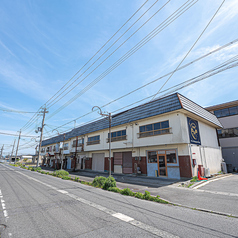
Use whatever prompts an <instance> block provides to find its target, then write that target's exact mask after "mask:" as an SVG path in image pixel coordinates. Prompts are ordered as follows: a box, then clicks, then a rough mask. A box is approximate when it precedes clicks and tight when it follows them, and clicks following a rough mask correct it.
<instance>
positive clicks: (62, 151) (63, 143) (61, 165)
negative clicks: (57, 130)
mask: <svg viewBox="0 0 238 238" xmlns="http://www.w3.org/2000/svg"><path fill="white" fill-rule="evenodd" d="M64 141H65V133H64V140H63V150H62V156H61V170H62V168H63V161H64V160H63V158H64Z"/></svg>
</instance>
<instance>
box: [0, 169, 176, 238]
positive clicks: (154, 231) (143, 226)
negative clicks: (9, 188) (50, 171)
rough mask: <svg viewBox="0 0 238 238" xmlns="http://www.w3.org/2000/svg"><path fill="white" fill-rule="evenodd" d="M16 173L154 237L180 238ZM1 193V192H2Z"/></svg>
mask: <svg viewBox="0 0 238 238" xmlns="http://www.w3.org/2000/svg"><path fill="white" fill-rule="evenodd" d="M16 172H18V173H19V174H21V175H23V176H25V177H28V178H30V179H32V180H34V181H36V182H38V183H41V184H43V185H45V186H47V187H52V188H53V189H55V190H56V191H58V192H60V193H62V194H64V195H66V196H69V197H71V198H73V199H75V200H77V201H79V202H81V203H84V204H86V205H89V206H91V207H94V208H96V209H98V210H100V211H103V212H104V213H107V214H109V215H111V216H113V217H115V218H117V219H119V220H121V221H123V222H127V223H128V224H131V225H133V226H136V227H138V228H140V229H143V230H145V231H148V232H150V233H152V234H154V235H157V236H160V237H162V238H179V236H176V235H173V234H171V233H169V232H166V231H163V230H160V229H157V228H155V227H153V226H149V225H147V224H145V223H142V222H140V221H137V220H135V219H134V218H132V217H129V216H127V215H125V214H122V213H118V212H115V211H113V210H110V209H108V208H106V207H103V206H101V205H99V204H96V203H94V202H90V201H88V200H85V199H83V198H80V197H78V196H76V195H74V194H70V193H68V192H67V191H65V190H60V189H57V188H56V187H53V186H51V185H48V184H46V183H44V182H41V181H40V180H38V179H35V178H32V177H30V176H28V175H26V174H24V173H21V172H19V171H16ZM0 192H1V191H0ZM0 195H1V194H0Z"/></svg>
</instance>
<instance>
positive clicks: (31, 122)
mask: <svg viewBox="0 0 238 238" xmlns="http://www.w3.org/2000/svg"><path fill="white" fill-rule="evenodd" d="M147 2H148V0H146V1H145V2H144V3H143V4H142V5H141V6H140V7H139V8H138V9H137V10H136V11H135V13H133V14H132V16H131V17H130V18H129V19H128V20H127V21H126V22H125V23H124V24H123V25H122V26H121V27H120V28H119V30H117V31H116V33H114V35H113V36H112V37H111V38H110V39H109V40H108V41H107V42H106V43H105V44H104V45H103V46H102V47H101V48H100V49H99V50H98V51H97V52H96V53H95V54H94V55H93V56H92V57H91V58H90V59H89V60H88V62H86V64H85V65H84V66H83V67H82V68H81V69H80V70H79V71H78V72H77V73H76V74H75V75H74V76H73V77H72V78H71V79H70V80H69V81H68V82H67V83H66V84H65V85H64V86H63V87H62V88H61V89H60V90H58V91H57V92H56V93H55V94H54V95H53V96H52V97H51V98H50V99H49V100H48V101H47V102H46V103H48V102H49V101H50V100H51V99H53V97H55V96H56V95H57V94H58V92H60V91H61V90H62V89H63V88H64V87H65V86H66V85H67V84H68V83H69V82H70V81H71V80H72V79H73V78H74V77H75V76H76V75H77V74H78V73H79V72H80V71H81V70H82V69H83V68H84V67H85V66H86V65H87V64H88V63H89V62H90V61H91V60H92V59H93V58H94V57H95V56H96V55H97V54H98V53H99V52H100V51H101V50H102V49H103V48H104V47H105V46H106V45H107V44H108V43H109V42H110V41H111V39H112V38H113V37H114V36H115V35H116V34H117V33H118V32H119V31H120V30H121V29H122V28H123V27H124V26H125V25H126V24H127V23H128V22H129V21H130V20H131V19H132V18H133V17H134V16H135V15H136V14H137V13H138V12H139V11H140V9H141V8H142V7H143V6H144V5H145V4H146V3H147ZM46 103H45V107H46ZM42 108H43V105H42V106H41V107H40V108H39V109H38V111H37V113H38V112H39V111H40V110H41V109H42ZM37 113H36V114H35V115H33V117H32V118H31V119H30V120H29V121H28V122H27V123H26V124H25V125H24V126H23V127H22V128H21V130H25V127H27V128H29V127H30V126H31V125H32V124H33V123H34V122H35V120H36V119H35V117H36V116H37Z"/></svg>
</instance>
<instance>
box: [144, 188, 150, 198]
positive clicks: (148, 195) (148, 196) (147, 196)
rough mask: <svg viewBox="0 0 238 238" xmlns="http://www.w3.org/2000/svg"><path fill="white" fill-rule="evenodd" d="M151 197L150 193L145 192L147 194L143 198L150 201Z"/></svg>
mask: <svg viewBox="0 0 238 238" xmlns="http://www.w3.org/2000/svg"><path fill="white" fill-rule="evenodd" d="M150 197H151V196H150V192H149V191H146V190H145V194H144V195H143V198H144V199H145V200H149V199H150Z"/></svg>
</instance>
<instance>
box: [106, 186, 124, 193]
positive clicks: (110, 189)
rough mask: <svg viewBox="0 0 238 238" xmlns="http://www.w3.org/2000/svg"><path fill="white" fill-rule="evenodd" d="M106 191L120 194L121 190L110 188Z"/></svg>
mask: <svg viewBox="0 0 238 238" xmlns="http://www.w3.org/2000/svg"><path fill="white" fill-rule="evenodd" d="M108 191H111V192H114V193H120V192H121V189H120V188H117V187H110V188H108Z"/></svg>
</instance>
